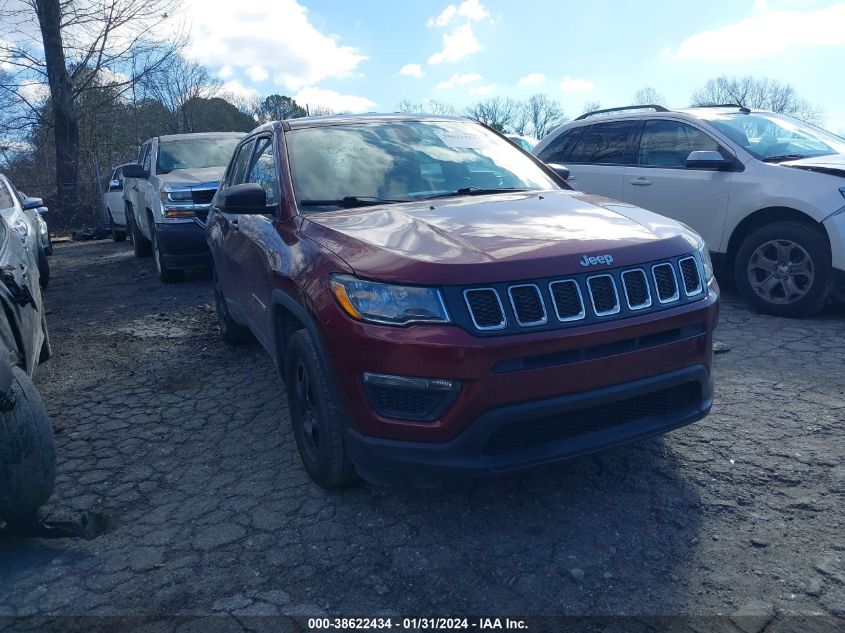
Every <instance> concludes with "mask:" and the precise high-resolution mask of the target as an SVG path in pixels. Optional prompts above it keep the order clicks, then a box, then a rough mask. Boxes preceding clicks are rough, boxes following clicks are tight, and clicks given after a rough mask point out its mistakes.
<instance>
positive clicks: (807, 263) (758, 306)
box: [734, 222, 831, 317]
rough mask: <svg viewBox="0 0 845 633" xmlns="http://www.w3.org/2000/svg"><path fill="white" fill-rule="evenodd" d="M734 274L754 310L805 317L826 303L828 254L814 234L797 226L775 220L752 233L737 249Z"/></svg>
mask: <svg viewBox="0 0 845 633" xmlns="http://www.w3.org/2000/svg"><path fill="white" fill-rule="evenodd" d="M734 276H735V278H736V285H737V288H738V289H739V291H740V292H741V293H742V294H743V295H744V296H745V298H746V300H747V301H748V303H750V304H751V307H753V308H754V309H755V310H757V311H759V312H763V313H766V314H773V315H775V316H782V317H806V316H810V315H812V314H815V313H816V312H818V311H819V310H821V309H822V308H823V307H824V306H825V304H826V303H827V300H828V295H829V292H830V280H831V263H830V253H829V251H828V248H827V244H826V243H825V238H824V236H823V235H821V234H820V233H819V231H817V230H815V229H813V228H812V227H810V226H807V225H806V224H802V223H800V222H775V223H773V224H770V225H768V226H764V227H761V228H759V229H757V230H756V231H753V232H752V233H751V234H750V235H748V237H746V238H745V240H744V241H743V242H742V245H741V246H740V247H739V251H737V255H736V261H735V263H734Z"/></svg>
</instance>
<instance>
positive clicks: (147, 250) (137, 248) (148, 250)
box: [126, 206, 152, 257]
mask: <svg viewBox="0 0 845 633" xmlns="http://www.w3.org/2000/svg"><path fill="white" fill-rule="evenodd" d="M126 221H127V223H128V224H129V231H130V233H131V234H132V252H133V253H135V257H149V256H150V255H151V254H152V245H151V244H150V240H148V239H147V238H146V237H144V236H143V234H142V233H141V231H140V230H138V227H137V225H136V224H135V216H134V214H133V211H132V208H131V207H129V206H127V207H126Z"/></svg>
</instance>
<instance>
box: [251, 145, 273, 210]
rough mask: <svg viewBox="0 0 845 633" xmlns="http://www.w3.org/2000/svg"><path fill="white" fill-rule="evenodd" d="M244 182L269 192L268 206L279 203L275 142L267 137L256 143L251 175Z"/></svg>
mask: <svg viewBox="0 0 845 633" xmlns="http://www.w3.org/2000/svg"><path fill="white" fill-rule="evenodd" d="M244 182H257V183H258V184H259V185H261V186H262V187H264V191H266V192H267V205H268V206H270V205H274V204H276V203H277V202H278V201H279V179H278V178H277V176H276V156H275V154H274V153H273V140H272V139H270V138H267V137H264V138H260V139H258V141H256V145H255V154H253V157H252V162H251V166H250V168H249V174H248V175H247V177H246V180H244Z"/></svg>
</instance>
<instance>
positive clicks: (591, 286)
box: [587, 274, 620, 317]
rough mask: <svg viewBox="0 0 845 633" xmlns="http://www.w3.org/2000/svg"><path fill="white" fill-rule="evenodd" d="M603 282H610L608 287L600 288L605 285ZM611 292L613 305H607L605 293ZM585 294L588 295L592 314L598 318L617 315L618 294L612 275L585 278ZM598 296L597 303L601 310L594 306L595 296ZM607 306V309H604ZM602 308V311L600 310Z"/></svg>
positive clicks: (618, 308)
mask: <svg viewBox="0 0 845 633" xmlns="http://www.w3.org/2000/svg"><path fill="white" fill-rule="evenodd" d="M605 280H609V281H610V285H609V286H606V285H605V286H602V285H601V284H605V283H606V282H605ZM610 290H612V291H613V304H612V305H611V304H609V303H608V299H610V297H607V296H605V295H607V293H608V292H609V291H610ZM587 292H589V294H590V303H592V304H593V313H594V314H595V315H596V316H598V317H603V316H610V315H612V314H618V313H619V310H620V306H619V292H618V291H617V290H616V281H615V280H614V279H613V275H608V274H604V275H593V276H592V277H587ZM597 294H598V295H599V296H598V299H599V303H600V305H601V308H600V307H599V306H598V305H596V295H597ZM605 306H608V307H605ZM602 308H603V309H602Z"/></svg>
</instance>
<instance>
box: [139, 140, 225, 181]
mask: <svg viewBox="0 0 845 633" xmlns="http://www.w3.org/2000/svg"><path fill="white" fill-rule="evenodd" d="M240 140H241V139H240V138H239V137H236V136H231V137H223V138H220V137H218V138H214V137H207V138H191V139H178V140H177V139H170V140H163V141H161V142H160V143H159V145H158V164H157V165H156V173H159V174H167V173H170V172H171V171H174V170H176V169H202V168H204V167H225V166H226V165H228V164H229V159H230V158H231V157H232V152H233V151H234V149H235V145H237V144H238V142H239V141H240Z"/></svg>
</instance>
